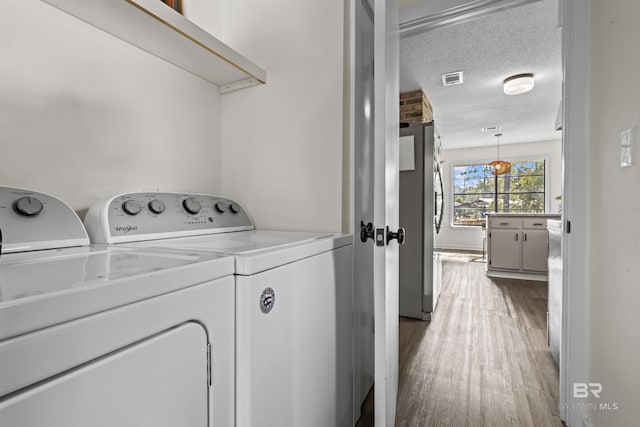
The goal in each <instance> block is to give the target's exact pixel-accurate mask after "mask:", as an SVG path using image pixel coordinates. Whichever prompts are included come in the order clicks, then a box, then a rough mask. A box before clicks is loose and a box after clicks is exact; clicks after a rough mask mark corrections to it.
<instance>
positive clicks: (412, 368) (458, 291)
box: [358, 260, 563, 427]
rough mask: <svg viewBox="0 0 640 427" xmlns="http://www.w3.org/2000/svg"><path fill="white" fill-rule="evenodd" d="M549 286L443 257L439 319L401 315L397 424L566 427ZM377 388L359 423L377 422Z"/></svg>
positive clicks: (480, 265) (455, 426) (423, 426)
mask: <svg viewBox="0 0 640 427" xmlns="http://www.w3.org/2000/svg"><path fill="white" fill-rule="evenodd" d="M546 304H547V285H546V283H543V282H533V281H522V280H508V279H490V278H487V277H485V275H484V264H482V263H476V262H460V261H451V260H449V261H445V263H444V265H443V289H442V292H441V294H440V300H439V302H438V306H437V308H436V312H435V314H434V316H433V320H432V321H431V322H430V323H429V322H422V321H419V320H413V319H407V318H401V319H400V336H399V339H400V354H399V356H400V366H399V369H400V371H399V387H398V405H397V414H396V426H398V427H404V426H411V427H414V426H415V427H418V426H420V427H432V426H433V427H435V426H438V427H440V426H443V427H444V426H451V427H464V426H469V427H480V426H487V427H489V426H491V427H497V426H517V427H526V426H536V427H538V426H543V427H547V426H549V427H552V426H562V425H563V424H562V422H561V421H560V419H559V417H558V368H557V366H556V364H555V362H554V361H553V359H552V357H551V354H550V353H549V351H548V347H547V339H546ZM372 400H373V396H372V393H371V394H370V396H369V397H368V398H367V401H366V402H365V404H364V405H363V415H362V417H361V419H360V421H359V422H358V426H359V427H368V426H372V425H373V404H372Z"/></svg>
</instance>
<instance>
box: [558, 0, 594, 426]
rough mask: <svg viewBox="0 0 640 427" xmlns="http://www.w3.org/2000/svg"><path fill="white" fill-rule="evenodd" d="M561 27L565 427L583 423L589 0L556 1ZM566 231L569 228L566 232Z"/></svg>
mask: <svg viewBox="0 0 640 427" xmlns="http://www.w3.org/2000/svg"><path fill="white" fill-rule="evenodd" d="M559 2H560V8H559V11H560V22H561V25H562V69H563V76H564V84H563V93H562V100H563V108H562V109H563V114H562V116H563V132H562V136H563V139H562V162H563V167H562V170H563V186H562V205H563V206H562V220H563V225H564V227H563V237H562V259H563V263H562V264H563V268H562V271H563V277H562V285H563V286H562V295H563V297H562V338H561V342H560V406H559V408H560V418H561V419H562V420H564V421H565V422H566V424H567V425H569V426H580V425H582V422H583V421H584V420H586V419H587V414H586V410H585V408H584V406H585V405H581V404H580V403H584V401H583V400H580V399H578V398H575V397H573V393H572V389H573V387H572V386H571V385H572V384H575V383H576V382H589V380H588V376H589V372H588V344H589V340H588V320H589V316H588V314H589V309H588V298H587V287H588V284H589V281H588V261H589V260H588V256H587V244H588V241H587V233H588V222H587V220H588V189H589V132H588V128H587V126H588V114H589V111H590V109H589V95H588V94H589V73H588V70H589V61H590V55H589V49H590V42H589V40H590V37H591V34H590V9H591V0H559ZM569 227H570V229H569Z"/></svg>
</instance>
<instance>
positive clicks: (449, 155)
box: [438, 132, 562, 250]
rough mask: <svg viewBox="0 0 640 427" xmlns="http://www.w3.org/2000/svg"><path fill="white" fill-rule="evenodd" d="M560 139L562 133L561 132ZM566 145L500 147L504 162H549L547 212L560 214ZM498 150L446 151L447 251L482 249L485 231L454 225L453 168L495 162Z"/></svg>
mask: <svg viewBox="0 0 640 427" xmlns="http://www.w3.org/2000/svg"><path fill="white" fill-rule="evenodd" d="M558 135H559V136H560V132H558ZM561 150H562V145H561V141H560V140H556V141H542V142H531V143H523V144H508V145H501V146H500V159H502V160H512V161H515V160H526V159H538V158H543V159H545V160H547V164H546V166H547V176H546V178H547V182H546V185H547V194H548V196H547V203H546V211H547V212H550V213H558V206H559V204H560V202H559V201H558V200H555V198H556V196H559V195H560V194H561V187H562V153H561ZM495 156H496V148H495V146H492V147H480V148H465V149H459V150H444V151H442V160H443V161H444V163H443V164H442V165H441V167H442V178H443V179H442V181H443V184H444V191H445V199H444V200H445V207H444V210H445V217H444V218H443V220H442V228H441V229H440V234H439V235H438V237H439V246H440V247H441V248H444V249H471V250H482V237H483V232H482V229H481V228H480V227H459V226H458V227H454V226H452V223H453V215H452V212H453V198H452V197H451V195H452V192H453V183H452V180H453V166H455V165H460V164H468V163H475V162H480V163H489V162H490V161H492V160H495Z"/></svg>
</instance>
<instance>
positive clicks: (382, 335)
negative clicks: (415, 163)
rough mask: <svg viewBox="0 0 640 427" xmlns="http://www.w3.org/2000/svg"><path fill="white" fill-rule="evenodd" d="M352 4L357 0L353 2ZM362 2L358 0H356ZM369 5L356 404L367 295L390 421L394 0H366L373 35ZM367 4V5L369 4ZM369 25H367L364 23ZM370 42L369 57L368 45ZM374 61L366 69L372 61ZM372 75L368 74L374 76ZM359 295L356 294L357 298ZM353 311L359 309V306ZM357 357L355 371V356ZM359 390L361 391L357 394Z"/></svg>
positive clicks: (382, 408)
mask: <svg viewBox="0 0 640 427" xmlns="http://www.w3.org/2000/svg"><path fill="white" fill-rule="evenodd" d="M358 3H359V2H358ZM363 3H364V2H363ZM367 8H368V4H367V3H364V4H358V5H357V7H356V19H357V20H359V21H358V22H359V23H360V25H359V26H358V23H357V24H356V25H357V27H356V28H357V29H356V34H357V36H356V57H357V58H358V59H357V61H359V62H356V67H357V68H356V69H357V70H358V71H356V73H357V76H358V79H357V80H356V112H355V117H356V142H355V183H354V184H355V206H354V213H355V222H356V230H359V229H360V227H361V224H362V223H363V224H364V225H365V226H366V224H368V223H369V222H370V223H372V225H373V230H371V233H373V238H372V239H371V238H370V239H368V240H367V241H366V242H365V243H363V242H361V241H359V240H358V241H357V242H356V248H355V260H356V270H355V275H356V277H355V283H356V294H355V295H354V297H355V300H356V302H357V303H358V304H360V305H359V306H357V307H356V315H355V316H356V330H359V331H361V333H362V334H363V337H364V338H362V337H358V339H359V340H360V344H361V347H360V353H359V354H358V352H357V351H356V372H360V381H359V382H358V383H357V384H356V387H357V389H356V404H357V403H358V402H359V399H363V398H364V395H366V393H367V391H368V383H367V380H368V378H367V373H368V372H367V368H368V367H369V366H368V363H370V354H371V353H370V352H371V346H370V344H371V343H370V340H368V337H370V334H371V332H370V329H368V328H371V326H370V325H369V324H368V319H370V317H369V314H370V308H369V307H367V306H366V304H369V303H370V302H371V300H370V298H371V296H372V297H373V298H372V300H373V301H372V302H373V313H374V316H373V317H374V321H373V325H372V326H373V330H374V343H373V350H374V359H375V360H374V382H375V401H374V404H375V414H374V415H375V424H376V426H393V425H394V422H395V413H396V398H397V392H398V316H399V312H398V243H397V241H396V240H391V241H390V242H387V240H388V239H387V237H388V233H387V226H388V227H389V231H391V232H394V233H395V232H397V231H398V216H399V215H398V195H399V188H398V183H399V172H398V157H399V154H398V138H399V136H398V135H399V80H398V63H399V61H398V53H399V33H398V15H397V6H396V2H394V1H387V0H374V1H373V8H372V12H373V16H374V24H373V34H371V32H370V19H371V17H370V16H367V15H370V12H371V10H370V11H369V13H367V11H366V9H367ZM370 9H371V8H370ZM368 26H369V27H368ZM371 43H373V52H372V53H373V57H371V50H370V46H371ZM372 61H373V69H372V70H371V63H372ZM373 76H375V78H373ZM358 298H363V299H362V300H359V299H358ZM359 310H362V311H360V312H358V311H359ZM359 362H360V363H361V366H360V371H358V369H359V367H358V366H357V365H358V363H359ZM358 393H359V394H360V395H358Z"/></svg>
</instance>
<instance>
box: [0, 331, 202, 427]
mask: <svg viewBox="0 0 640 427" xmlns="http://www.w3.org/2000/svg"><path fill="white" fill-rule="evenodd" d="M61 345H73V343H61ZM206 351H207V335H206V332H205V330H204V328H203V327H202V326H201V325H199V324H197V323H192V322H189V323H185V324H182V325H180V326H177V327H175V328H172V329H169V330H166V331H164V332H161V333H160V334H157V335H154V336H152V337H149V338H147V339H144V340H142V341H138V342H137V343H135V344H132V345H130V346H128V347H125V348H123V349H121V350H119V351H116V352H114V353H111V354H108V355H105V356H103V357H101V358H99V359H97V360H94V361H92V362H90V363H87V364H85V365H83V366H80V367H78V368H76V369H73V370H71V371H69V372H66V373H64V374H62V375H59V376H57V377H55V378H53V379H50V380H46V381H44V382H41V383H39V384H38V385H36V386H34V387H30V388H27V389H26V390H25V391H23V392H19V393H17V394H16V395H14V396H12V397H11V398H9V399H7V400H5V401H4V402H1V403H0V419H1V420H2V424H3V425H7V426H51V427H53V426H61V427H62V426H64V427H71V426H78V427H86V426H94V427H101V426H104V427H113V426H154V427H156V426H172V427H174V426H202V427H206V426H207V418H208V410H207V408H208V387H209V386H208V379H207V375H206V372H207V357H206Z"/></svg>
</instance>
